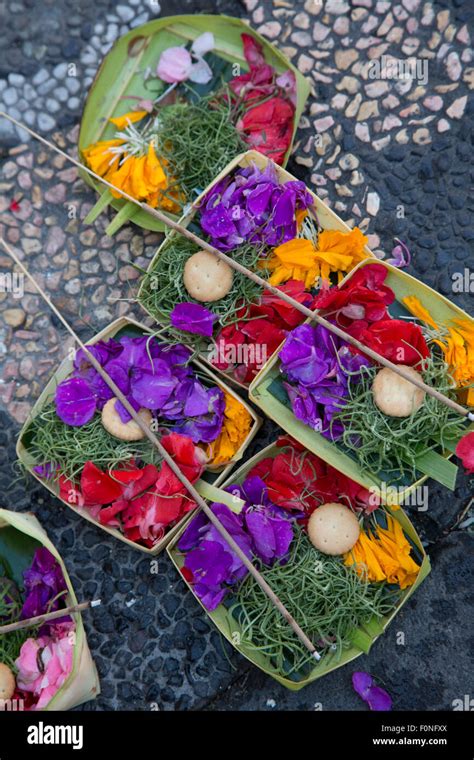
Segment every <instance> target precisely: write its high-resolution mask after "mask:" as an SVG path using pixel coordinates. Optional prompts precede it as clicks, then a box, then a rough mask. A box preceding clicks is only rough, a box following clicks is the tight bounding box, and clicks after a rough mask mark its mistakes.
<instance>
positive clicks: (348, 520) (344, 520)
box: [308, 501, 360, 556]
mask: <svg viewBox="0 0 474 760" xmlns="http://www.w3.org/2000/svg"><path fill="white" fill-rule="evenodd" d="M359 533H360V528H359V521H358V519H357V517H356V516H355V514H354V512H352V510H350V509H349V508H348V507H346V506H345V505H344V504H338V503H337V502H332V501H329V502H327V503H326V504H322V505H321V506H320V507H318V508H317V509H315V511H314V512H313V514H312V515H311V517H310V518H309V521H308V536H309V540H310V541H311V543H312V544H313V546H315V547H316V549H319V551H320V552H322V553H323V554H331V555H333V556H335V555H337V554H345V553H346V552H348V551H350V549H352V547H353V546H354V544H355V543H356V542H357V539H358V538H359Z"/></svg>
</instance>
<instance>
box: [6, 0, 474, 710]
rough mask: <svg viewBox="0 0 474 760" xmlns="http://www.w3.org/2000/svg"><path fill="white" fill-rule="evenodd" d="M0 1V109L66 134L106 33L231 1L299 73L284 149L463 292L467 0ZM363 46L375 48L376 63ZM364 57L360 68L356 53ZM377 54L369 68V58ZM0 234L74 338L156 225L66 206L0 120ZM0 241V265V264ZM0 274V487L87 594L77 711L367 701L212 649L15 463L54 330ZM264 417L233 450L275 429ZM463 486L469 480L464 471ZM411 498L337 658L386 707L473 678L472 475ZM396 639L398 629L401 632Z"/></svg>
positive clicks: (149, 252)
mask: <svg viewBox="0 0 474 760" xmlns="http://www.w3.org/2000/svg"><path fill="white" fill-rule="evenodd" d="M0 12H1V14H2V17H4V18H6V24H5V28H4V30H3V40H2V42H3V44H4V46H5V51H8V54H6V53H5V54H4V55H3V56H0V108H1V109H2V110H7V111H8V112H9V113H10V114H11V115H12V116H14V117H15V118H20V119H22V120H24V121H25V122H26V123H27V124H28V125H30V126H32V127H34V128H37V129H38V131H40V132H41V133H45V134H49V136H50V138H52V139H53V140H54V141H55V142H56V143H58V144H59V145H60V146H61V147H63V148H64V149H65V150H66V151H67V152H69V153H71V154H72V153H74V151H75V145H76V141H77V131H78V124H79V120H80V113H81V108H82V104H83V101H84V97H85V95H86V93H87V89H88V87H89V85H90V83H91V81H92V78H93V76H94V74H95V72H96V69H97V67H98V65H99V63H100V60H101V58H102V56H103V55H104V54H106V53H107V51H108V50H109V48H110V46H111V44H112V42H113V40H114V39H115V38H116V37H117V36H118V35H121V34H123V33H125V32H127V31H128V30H129V29H130V28H133V27H135V26H139V25H140V24H142V23H144V22H146V21H147V20H149V19H151V18H153V17H155V16H159V15H160V14H165V15H170V14H172V13H179V12H215V13H228V14H230V15H234V16H243V17H244V18H246V19H248V20H249V21H250V23H251V24H252V26H254V27H255V28H257V29H258V30H259V31H261V32H262V33H263V34H265V35H266V36H267V37H268V38H270V39H271V40H274V41H275V43H276V44H278V45H279V46H280V47H281V48H282V49H283V50H284V51H285V52H286V54H287V55H288V56H289V57H290V58H291V59H292V61H293V62H295V63H296V64H297V65H298V67H299V68H300V70H301V71H302V72H303V73H305V74H307V75H308V77H309V79H310V80H311V82H312V85H313V92H312V95H311V97H310V100H309V103H308V107H307V110H306V113H305V114H304V116H303V118H302V121H301V124H300V131H299V133H298V139H297V143H296V145H295V150H294V154H293V157H292V159H291V162H290V166H289V169H290V171H292V172H293V173H294V174H296V175H297V176H298V177H299V178H301V179H304V180H305V181H307V182H308V183H309V184H311V185H312V186H314V187H316V188H317V192H318V193H319V195H320V196H321V197H322V198H324V199H325V200H326V202H327V203H329V204H330V205H331V206H332V207H333V208H334V209H335V210H336V211H337V212H338V213H339V214H340V215H341V216H342V218H344V219H345V220H346V221H348V223H349V224H354V225H355V224H357V225H358V226H359V227H361V229H362V230H364V231H365V232H366V233H367V234H368V235H369V239H370V245H371V247H372V249H373V250H375V251H377V254H378V255H379V256H380V257H384V256H386V255H389V253H390V251H391V249H392V248H393V246H394V239H395V238H396V237H398V238H400V239H402V240H403V241H404V242H406V243H407V244H408V246H409V248H410V250H411V251H412V254H413V259H412V264H411V266H410V268H409V270H408V271H410V272H411V273H413V274H415V275H417V276H420V278H421V279H423V280H424V281H425V282H427V283H428V284H430V285H432V286H434V287H436V288H438V289H439V290H440V291H441V292H442V293H443V294H445V295H447V296H448V297H449V298H451V299H452V300H454V301H455V302H456V303H458V304H459V305H460V306H462V307H463V308H464V309H466V310H467V311H470V312H472V292H469V289H468V288H466V289H465V291H464V292H461V293H453V279H452V275H453V274H455V273H458V272H461V273H463V272H464V270H465V269H468V267H469V266H472V262H473V254H472V249H473V239H474V228H473V225H472V222H471V219H472V212H473V205H474V203H473V200H472V193H471V194H470V192H469V190H470V185H472V173H473V172H472V166H471V165H470V162H469V159H470V157H471V154H472V144H471V143H472V135H473V130H472V126H473V124H472V122H473V111H474V109H473V105H472V97H471V98H469V95H471V90H472V89H473V88H474V68H473V64H472V50H471V49H470V46H469V45H470V35H472V17H473V16H474V6H472V3H469V2H462V0H451V2H434V3H430V2H424V3H423V2H419V0H403V2H401V3H400V4H397V3H394V2H385V1H381V0H379V1H378V2H376V1H375V0H353V2H351V3H349V2H345V1H344V0H326V2H324V3H323V2H318V0H307V1H306V2H304V3H303V2H300V1H299V0H298V1H297V2H290V0H274V2H267V1H266V0H263V1H262V0H246V2H245V4H240V3H239V2H237V0H235V1H234V0H223V1H221V0H207V1H206V0H202V1H199V2H196V1H193V0H186V2H184V0H183V2H181V3H179V7H177V4H176V3H172V2H164V3H161V9H160V6H159V4H158V3H157V2H152V1H150V2H145V1H144V0H128V2H123V3H120V2H119V3H118V4H117V3H116V2H106V1H105V0H95V2H89V0H80V2H78V3H75V4H74V5H73V6H72V7H71V6H70V5H67V4H66V3H65V2H64V0H56V1H54V2H53V0H50V1H49V2H48V0H42V2H41V3H35V2H33V0H21V1H20V0H19V1H18V2H5V1H4V2H0ZM388 54H390V55H393V56H395V57H396V58H397V59H400V60H402V61H404V62H406V61H407V59H410V58H412V59H413V61H414V63H413V69H412V74H413V76H411V77H408V78H407V79H404V80H400V79H397V78H390V77H389V76H388V74H387V71H386V70H385V73H384V66H383V62H384V58H383V56H386V55H388ZM377 66H380V69H379V70H377V68H376V67H377ZM374 67H375V68H374ZM374 71H375V72H376V77H375V78H372V75H371V72H372V73H373V72H374ZM0 155H1V168H2V176H1V178H0V213H1V217H0V233H1V235H2V236H5V237H6V239H7V240H8V241H9V243H10V244H11V245H12V246H13V247H14V248H15V250H17V252H18V253H19V254H20V255H22V256H23V257H24V259H25V260H26V261H27V262H28V266H29V267H30V269H31V271H32V272H34V274H35V276H36V277H37V278H38V280H39V281H40V283H41V284H42V285H43V286H44V287H45V288H46V289H47V290H48V292H49V293H51V295H52V296H53V298H54V300H55V302H56V304H57V305H58V306H59V307H60V308H61V309H62V311H63V313H64V314H65V316H66V317H67V318H68V319H69V320H70V321H71V322H72V324H73V325H74V327H75V328H76V330H77V331H78V332H79V334H80V335H81V337H82V338H87V337H90V336H91V335H92V334H93V333H94V332H96V331H97V330H98V329H101V328H102V327H103V326H105V325H106V324H107V323H108V322H110V321H111V320H112V319H113V318H115V317H117V316H119V315H122V314H134V315H135V316H138V317H141V315H140V312H139V311H138V310H137V309H136V308H135V307H134V305H133V303H132V302H131V301H132V299H133V297H134V294H135V293H136V287H137V282H136V277H137V272H136V270H135V269H134V268H133V267H132V266H131V262H132V261H133V262H134V263H136V264H138V265H139V266H141V267H146V265H147V263H148V261H149V260H150V259H151V257H152V256H153V254H154V251H155V250H156V247H157V244H158V243H159V241H160V236H159V235H156V234H154V233H144V232H143V231H142V230H140V229H137V228H135V227H133V226H132V225H129V226H127V227H125V228H123V229H122V230H121V231H120V232H119V233H118V234H117V235H116V236H115V237H114V238H113V239H111V238H108V237H107V236H106V235H105V232H104V231H105V228H106V226H107V224H108V221H109V219H108V218H107V215H106V214H104V215H103V216H101V218H100V219H98V220H97V221H96V222H95V223H94V224H93V225H91V226H85V225H84V224H83V223H82V220H83V219H84V217H85V216H86V214H87V213H88V211H89V209H90V208H91V207H92V205H93V204H94V201H95V198H94V195H93V193H92V191H91V190H90V189H89V188H87V187H86V186H85V185H84V184H83V183H82V182H81V181H80V180H78V179H77V175H76V171H75V169H74V168H71V167H70V166H69V165H68V164H66V163H65V160H64V159H62V158H61V157H59V156H55V155H53V154H52V153H48V152H47V151H46V150H45V149H44V148H43V147H41V146H39V145H38V144H37V143H33V142H29V141H28V139H27V135H26V134H25V133H24V132H23V133H21V132H20V133H18V132H17V131H16V130H15V129H14V128H10V126H9V124H8V123H7V122H6V120H0ZM9 268H10V267H9V261H8V259H7V257H6V256H5V255H3V254H1V253H0V271H1V272H7V271H8V270H9ZM25 290H26V292H25V295H24V296H23V297H22V298H21V299H17V298H15V297H14V296H13V294H6V293H0V310H1V311H2V317H3V320H2V324H1V325H0V371H1V376H2V380H1V382H0V406H1V409H2V412H1V419H0V445H1V446H2V447H4V448H5V456H4V458H3V461H2V462H1V464H0V487H1V489H2V492H3V494H4V497H3V502H2V505H3V506H5V507H11V508H15V509H32V510H33V511H34V512H35V513H36V514H37V515H38V517H39V518H40V519H41V520H42V522H43V524H44V525H45V527H46V528H47V530H48V532H49V534H50V536H51V537H52V538H53V540H54V541H55V542H56V544H57V546H58V549H59V551H61V552H62V554H63V557H64V559H65V561H66V564H67V566H68V569H69V571H70V573H71V578H72V581H73V583H74V585H75V588H76V592H77V595H78V597H79V598H89V597H92V596H100V597H101V598H102V599H103V600H104V601H106V602H107V604H105V605H104V606H103V607H102V608H100V609H99V610H98V611H96V612H94V613H93V614H89V615H88V616H87V617H86V618H85V624H86V628H87V631H88V634H89V644H90V646H91V649H92V652H93V655H94V657H95V659H96V662H97V665H98V668H99V672H100V676H101V683H102V694H101V696H100V697H99V698H98V699H97V700H96V701H94V702H91V703H89V704H87V705H86V706H85V707H84V709H86V710H108V709H119V708H120V709H134V710H147V709H156V707H158V708H159V709H163V710H169V709H178V710H182V709H202V708H205V709H209V710H228V709H241V710H246V709H252V710H255V709H259V710H273V709H285V710H295V709H298V710H318V709H351V710H352V709H365V708H364V706H363V704H362V703H360V702H359V701H358V699H357V698H356V696H355V695H354V694H353V692H352V689H351V686H350V677H351V673H352V670H353V668H351V667H350V666H349V667H346V668H344V669H341V670H339V671H336V672H335V673H332V674H331V675H329V676H327V677H325V678H324V679H322V680H320V681H318V682H317V683H316V684H314V685H313V686H311V687H308V688H306V689H305V690H303V691H301V692H298V693H290V692H287V691H285V690H284V689H283V688H281V687H279V686H277V685H276V684H275V683H274V682H273V681H272V680H270V679H267V678H266V677H264V676H263V675H262V674H260V673H259V671H257V670H255V669H254V668H252V667H251V666H249V665H248V664H247V663H246V661H244V660H243V659H242V658H240V657H239V656H238V655H236V654H235V653H233V652H232V650H230V648H229V647H228V646H227V645H226V644H225V643H224V642H223V641H222V640H221V638H220V636H219V635H218V634H217V633H216V631H215V630H214V629H213V628H212V626H210V624H209V623H208V622H207V619H206V617H205V615H204V614H203V613H202V611H201V608H200V607H199V605H198V604H197V603H196V602H195V601H194V599H193V598H192V597H191V595H190V594H189V593H187V592H186V591H185V588H184V586H183V584H182V583H181V582H180V580H179V578H178V576H177V575H176V573H175V572H174V570H173V568H172V567H171V566H170V563H169V562H168V561H167V559H166V557H164V556H162V557H161V558H160V559H159V572H158V573H156V574H155V573H152V572H151V567H150V563H149V560H148V559H147V558H143V556H142V555H141V554H140V553H138V552H133V551H130V550H128V549H127V548H125V547H122V546H121V545H120V544H118V543H117V542H116V541H113V540H112V539H109V538H108V537H107V536H105V534H104V533H103V532H101V531H99V530H98V529H95V528H93V527H91V526H90V525H89V524H88V523H85V521H83V520H81V519H80V518H78V517H77V516H75V515H74V514H73V513H72V512H71V511H70V510H66V509H64V508H63V507H62V506H60V505H59V503H58V502H57V501H55V500H54V499H52V498H50V497H49V494H48V493H47V492H46V491H44V490H43V489H42V488H41V487H40V486H39V485H38V484H36V483H35V484H32V483H28V484H26V483H25V482H24V481H23V480H22V479H21V478H18V473H17V472H16V470H15V468H14V458H15V454H14V441H15V437H16V435H17V432H18V430H19V427H20V425H21V423H22V422H23V421H24V419H25V418H26V416H27V414H28V411H29V409H30V408H31V405H32V403H34V401H35V399H36V398H37V396H38V394H39V392H40V391H41V388H42V387H43V386H44V384H45V382H46V381H47V379H48V377H49V376H50V374H51V373H52V371H53V370H54V368H55V366H56V365H57V364H58V362H59V361H60V360H61V359H62V357H63V356H64V355H65V353H66V351H67V349H68V347H69V345H70V342H69V340H68V339H67V337H66V336H65V335H64V332H63V331H62V330H61V329H60V327H59V325H58V324H57V322H56V320H55V319H54V317H52V316H51V315H50V314H49V312H48V311H47V310H46V309H45V307H44V305H43V304H42V303H41V302H40V300H39V298H38V297H37V296H36V295H35V294H34V292H33V289H29V287H28V286H26V288H25ZM274 434H275V431H274V429H272V427H271V425H269V424H267V425H265V427H264V429H263V432H262V433H261V434H260V435H259V437H258V440H257V441H256V442H255V443H254V444H253V446H252V449H251V452H250V453H252V452H253V451H255V450H256V449H257V448H258V447H261V446H262V445H265V443H266V442H267V441H269V440H271V438H272V437H273V436H274ZM471 486H472V483H471ZM429 499H430V501H429V509H428V511H427V512H416V511H415V512H413V511H412V514H411V517H412V519H413V521H414V522H415V525H416V526H417V528H418V529H419V530H420V532H421V535H422V537H423V539H424V541H425V543H426V545H427V547H428V549H429V552H430V555H431V559H432V563H433V572H432V574H431V575H430V576H429V577H428V579H427V580H426V581H425V583H424V584H423V585H422V587H421V588H420V590H419V591H418V592H417V593H416V594H415V595H414V597H413V598H412V600H410V601H409V602H408V603H407V604H406V605H405V607H404V608H403V611H402V612H401V613H400V615H399V616H398V617H397V619H396V621H395V622H394V623H393V624H392V626H391V627H390V628H389V629H388V631H387V633H386V634H385V636H383V637H382V638H381V639H380V640H379V641H378V642H377V643H376V644H375V646H374V648H373V650H372V652H371V654H370V655H369V656H368V657H364V658H361V659H360V660H359V661H358V663H357V668H359V667H360V669H366V670H369V671H370V672H371V673H372V674H373V675H374V676H377V677H378V678H379V679H380V680H381V681H382V682H384V683H385V684H386V686H387V688H388V689H389V691H390V692H391V693H392V695H393V696H394V700H395V706H396V707H397V708H398V709H401V710H416V709H423V708H426V709H432V710H437V709H452V707H453V702H454V700H456V699H463V698H464V695H466V694H467V695H469V694H470V693H471V694H472V688H473V687H472V684H471V683H469V682H468V680H467V678H468V677H467V674H468V673H469V670H470V662H471V659H470V658H472V649H473V639H472V623H473V617H474V616H473V601H474V599H473V594H472V592H471V591H469V590H468V588H469V587H468V580H467V579H468V571H469V567H470V566H471V567H472V556H473V537H472V534H471V533H470V532H469V527H470V521H471V518H470V513H469V506H470V501H471V500H472V487H470V484H469V482H468V480H467V479H466V478H463V477H460V478H459V481H458V487H457V489H456V491H455V492H454V494H450V493H449V492H447V491H446V490H445V489H443V488H441V487H439V486H437V485H436V484H433V483H429ZM401 642H402V643H401Z"/></svg>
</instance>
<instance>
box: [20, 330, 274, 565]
mask: <svg viewBox="0 0 474 760" xmlns="http://www.w3.org/2000/svg"><path fill="white" fill-rule="evenodd" d="M143 333H149V334H150V335H152V334H153V331H152V330H150V328H149V327H146V326H145V325H143V324H141V323H140V322H137V321H135V320H134V319H131V318H130V317H119V318H118V319H116V320H115V321H114V322H112V323H111V324H110V325H108V326H107V327H105V328H104V329H103V330H102V331H101V332H99V333H97V335H95V336H94V337H93V338H92V339H91V340H90V341H87V343H86V345H93V344H94V343H97V342H98V341H100V340H107V339H109V338H116V337H117V336H118V335H119V334H121V335H133V336H134V337H136V336H137V335H140V334H143ZM192 363H193V365H194V366H195V367H197V368H198V369H199V370H200V371H201V372H202V373H203V374H205V375H206V376H207V377H208V378H209V380H210V381H212V382H213V383H215V384H216V385H218V386H219V387H220V388H221V389H222V390H224V391H225V392H226V393H229V394H230V395H231V396H233V397H234V398H236V399H238V401H239V403H241V404H242V405H243V406H244V407H245V409H246V410H247V411H248V412H249V414H250V415H251V417H252V426H251V428H250V431H249V434H248V436H247V438H246V439H245V441H244V442H243V443H242V445H241V447H240V448H239V449H238V450H237V451H236V452H235V454H234V457H233V458H232V460H231V461H230V462H229V464H227V465H225V464H224V465H218V466H217V467H212V466H211V467H208V468H207V469H206V470H205V472H204V473H203V475H202V477H201V480H200V481H199V482H198V483H199V484H196V487H197V488H198V490H199V489H200V487H201V485H202V487H203V488H204V487H205V486H206V480H207V481H211V482H214V483H216V484H219V483H220V482H222V481H223V480H225V478H226V477H227V475H228V473H229V472H230V471H231V470H232V468H233V466H234V464H235V463H236V462H237V461H239V460H240V459H241V458H242V456H243V453H244V451H245V449H246V447H247V446H248V444H249V443H250V441H251V440H252V438H253V437H254V436H255V434H256V433H257V431H258V429H259V427H260V425H261V419H260V417H258V415H257V414H256V413H255V411H254V410H253V409H252V407H251V406H249V405H248V404H247V403H246V402H245V401H243V400H242V399H241V398H240V396H238V395H237V394H236V393H235V391H234V390H232V389H231V388H229V387H228V386H227V385H226V384H225V383H223V382H222V379H221V378H219V377H217V376H216V375H214V374H213V373H212V372H210V371H209V369H208V368H207V367H206V366H204V365H203V364H201V362H199V361H198V360H194V361H193V362H192ZM72 370H73V361H72V359H69V358H66V359H64V360H63V361H62V362H61V364H60V365H59V367H58V368H57V370H56V371H55V372H54V374H53V376H52V377H51V378H50V380H49V382H48V383H47V385H46V387H45V388H44V390H43V392H42V393H41V395H40V396H39V398H38V400H37V401H36V403H35V405H34V406H33V408H32V410H31V412H30V414H29V415H28V418H27V420H26V422H25V423H24V425H23V427H22V429H21V431H20V435H19V436H18V442H17V447H16V452H17V456H18V459H19V460H20V462H21V463H22V464H23V465H24V467H25V469H26V470H28V472H29V473H30V474H31V475H33V477H35V478H36V480H38V481H39V482H40V483H41V485H43V486H44V487H45V488H47V489H48V491H49V492H50V493H52V494H53V496H56V498H58V499H60V497H59V488H58V486H57V484H54V483H49V482H48V481H47V480H44V479H43V478H40V477H39V475H37V473H36V472H34V470H33V467H34V466H35V464H37V462H35V461H33V459H32V457H31V455H30V454H29V452H28V440H27V438H28V436H27V431H28V426H29V425H30V424H31V422H32V421H33V420H34V418H35V417H36V416H37V415H38V414H40V412H41V411H42V409H43V407H44V406H45V405H46V403H47V402H48V401H49V400H50V399H51V397H52V396H53V395H54V391H55V389H56V386H57V385H58V383H60V382H61V381H62V380H65V379H66V378H67V377H68V376H69V375H70V374H71V372H72ZM151 445H152V444H151V443H150V446H151ZM60 501H61V502H62V503H63V504H66V506H68V507H69V508H70V509H73V510H74V512H76V513H78V514H80V515H81V516H82V517H84V518H85V519H86V520H88V521H89V522H91V523H93V525H96V526H97V527H99V528H101V529H102V530H105V531H106V532H107V533H109V534H110V535H111V536H114V537H115V538H118V539H119V540H120V541H123V542H124V543H126V544H127V545H128V546H130V547H131V548H133V549H138V550H140V551H143V552H145V553H146V554H150V555H156V554H159V553H160V552H161V551H162V550H163V549H164V547H165V546H166V544H167V543H168V541H170V539H171V538H172V537H173V535H174V534H175V533H176V532H177V531H178V530H179V527H180V523H177V524H176V525H175V526H174V527H172V528H170V530H169V531H168V532H167V533H166V534H165V535H164V536H163V538H162V539H160V540H159V541H158V542H157V543H156V544H155V546H154V547H153V548H152V549H148V548H147V547H145V546H141V545H140V544H137V543H136V542H135V541H131V540H129V539H128V538H126V537H125V536H124V535H122V533H120V531H119V530H117V529H116V528H111V527H109V526H108V525H101V524H100V523H99V522H98V521H97V520H95V519H94V518H93V517H92V516H91V514H90V512H89V511H88V510H87V509H86V508H85V507H80V506H79V505H72V504H69V503H68V502H67V501H64V500H63V499H60Z"/></svg>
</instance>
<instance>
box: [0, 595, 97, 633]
mask: <svg viewBox="0 0 474 760" xmlns="http://www.w3.org/2000/svg"><path fill="white" fill-rule="evenodd" d="M100 604H101V601H100V599H95V600H93V601H91V602H81V603H80V604H73V605H72V606H71V607H64V609H62V610H56V611H55V612H46V613H45V614H44V615H36V617H31V618H25V620H17V622H16V623H8V624H7V625H0V636H2V635H3V634H4V633H11V632H12V631H21V630H23V629H24V628H36V627H38V626H41V625H43V624H44V623H49V621H50V620H57V619H58V618H62V617H64V616H65V615H73V614H74V613H75V612H83V611H84V610H87V609H89V607H98V606H99V605H100Z"/></svg>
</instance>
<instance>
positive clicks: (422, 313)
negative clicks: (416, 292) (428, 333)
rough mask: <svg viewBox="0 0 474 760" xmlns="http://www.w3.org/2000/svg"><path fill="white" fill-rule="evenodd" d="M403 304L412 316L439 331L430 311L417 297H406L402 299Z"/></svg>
mask: <svg viewBox="0 0 474 760" xmlns="http://www.w3.org/2000/svg"><path fill="white" fill-rule="evenodd" d="M402 302H403V303H404V304H405V306H406V307H407V309H408V311H409V312H410V314H413V316H414V317H417V318H418V319H421V320H422V322H425V323H426V324H427V325H430V327H433V328H434V329H435V330H438V329H439V328H438V325H437V324H436V322H435V321H434V319H433V317H432V316H431V314H430V313H429V311H428V309H425V307H424V306H423V304H422V303H421V301H420V300H419V299H418V298H417V297H416V296H406V297H405V298H402Z"/></svg>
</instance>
